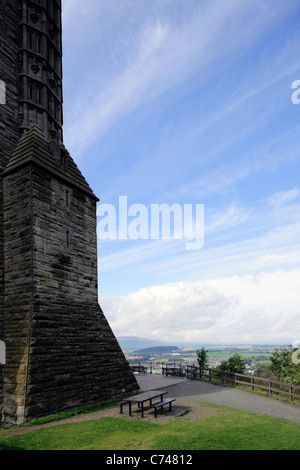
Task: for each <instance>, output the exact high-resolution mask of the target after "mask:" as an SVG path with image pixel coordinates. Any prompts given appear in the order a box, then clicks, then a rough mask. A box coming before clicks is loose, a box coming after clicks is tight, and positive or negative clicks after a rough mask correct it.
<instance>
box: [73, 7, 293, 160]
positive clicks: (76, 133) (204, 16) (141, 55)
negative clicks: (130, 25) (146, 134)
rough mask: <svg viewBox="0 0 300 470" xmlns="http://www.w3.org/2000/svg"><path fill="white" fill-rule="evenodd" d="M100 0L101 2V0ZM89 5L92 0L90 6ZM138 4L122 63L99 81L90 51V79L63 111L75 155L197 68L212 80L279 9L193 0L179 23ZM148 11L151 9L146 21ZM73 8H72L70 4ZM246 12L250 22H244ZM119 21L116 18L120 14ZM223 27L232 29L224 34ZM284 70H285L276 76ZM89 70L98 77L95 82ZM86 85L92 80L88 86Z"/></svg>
mask: <svg viewBox="0 0 300 470" xmlns="http://www.w3.org/2000/svg"><path fill="white" fill-rule="evenodd" d="M65 2H66V0H65ZM102 3H103V4H104V5H105V2H102ZM93 5H94V2H92V3H91V6H90V11H92V10H93ZM142 5H143V7H144V9H142V11H141V9H138V14H139V15H140V16H139V19H140V27H139V28H138V29H137V30H136V32H135V36H134V37H132V38H131V41H130V43H131V46H130V48H128V50H127V53H129V55H128V57H127V60H126V61H125V62H124V61H120V62H121V63H122V64H123V66H122V67H121V68H117V69H116V72H117V73H116V74H112V75H111V76H109V77H107V80H108V81H107V83H103V81H102V78H101V77H102V75H105V74H106V72H105V69H103V70H102V68H101V67H103V65H104V64H102V63H101V61H100V62H99V60H98V58H97V56H95V55H93V53H92V57H93V61H94V65H93V67H91V72H92V73H93V77H92V79H90V77H89V73H90V72H89V71H87V76H86V85H87V87H85V88H83V89H81V90H80V95H79V96H78V98H77V100H76V101H75V103H74V104H73V106H71V107H70V108H69V112H68V113H67V114H66V121H67V122H66V132H65V134H66V140H67V141H68V142H70V145H71V146H72V147H74V149H76V151H77V153H79V154H80V153H81V152H82V151H83V150H84V149H86V148H87V146H88V145H90V144H91V143H92V142H93V141H94V140H95V139H96V138H99V136H100V135H101V134H103V133H104V132H105V131H107V130H108V129H109V128H110V127H111V126H112V125H113V124H114V123H115V122H116V121H118V120H119V119H120V118H121V117H124V116H126V115H128V114H130V113H131V112H132V111H133V110H134V109H137V108H138V107H140V106H141V105H143V104H145V103H146V102H149V101H150V100H152V99H154V98H155V97H157V96H159V95H162V94H163V93H164V92H165V91H166V90H170V89H172V87H174V86H176V85H178V84H179V83H182V82H183V80H184V79H186V78H188V77H191V76H192V75H193V74H194V73H195V71H196V70H197V75H198V78H199V80H200V82H203V83H207V86H209V85H208V80H209V79H210V80H212V81H213V80H215V78H214V74H213V73H212V71H213V70H214V73H215V74H216V73H217V72H220V71H221V70H222V68H223V67H226V68H227V67H228V65H229V64H230V63H231V62H234V61H235V60H239V59H240V57H241V56H243V55H244V54H245V53H246V52H247V51H248V49H249V47H250V45H251V44H253V41H254V42H255V41H257V40H258V38H259V36H260V35H261V34H263V33H264V31H265V28H267V27H268V26H269V25H270V24H271V22H272V20H273V21H274V17H275V18H276V15H280V13H281V12H282V8H278V6H276V8H275V7H274V5H273V7H272V9H271V11H269V12H268V15H266V9H265V7H261V6H260V5H258V3H256V4H255V6H254V5H253V2H248V1H247V2H244V3H243V4H241V3H240V2H237V1H235V0H230V1H227V2H220V1H213V2H210V4H209V5H207V4H205V7H203V5H204V4H200V6H199V5H198V7H196V6H195V2H192V6H191V7H192V11H193V13H194V15H193V17H191V15H188V16H187V17H186V18H182V20H181V22H178V21H176V22H175V21H174V20H173V21H172V20H171V19H170V17H169V18H166V17H165V16H164V15H163V14H162V13H161V12H160V15H157V14H156V15H153V12H152V8H149V7H148V8H146V3H145V2H142ZM148 10H150V13H152V14H151V15H149V16H150V19H149V20H147V12H148ZM70 11H71V4H70V2H69V3H68V2H66V13H65V14H66V18H68V16H69V12H70ZM73 11H76V8H75V7H74V8H73ZM104 13H105V10H104ZM98 15H99V12H98ZM248 15H249V17H250V18H251V21H249V22H246V18H247V17H248ZM277 19H278V18H277ZM118 20H119V21H121V18H120V17H119V19H118ZM108 21H111V20H110V19H108ZM102 22H103V19H102ZM114 27H117V24H114ZM123 27H124V26H123V24H122V28H123ZM228 28H230V30H231V31H230V33H231V34H226V32H228ZM254 30H255V34H253V33H254ZM131 34H132V31H131ZM75 39H76V38H75ZM92 40H93V41H94V40H95V38H92ZM88 47H89V44H87V48H88ZM94 48H95V46H94ZM95 50H97V49H95ZM122 50H123V48H122ZM124 52H125V51H123V53H124ZM214 61H215V62H214ZM212 64H214V65H212ZM208 65H210V67H208ZM211 65H212V66H211ZM298 65H299V61H298ZM294 67H295V65H294ZM97 68H98V70H97ZM281 70H282V69H281ZM286 73H287V71H286V69H285V71H284V73H282V72H281V77H282V76H284V74H286ZM94 74H96V75H98V76H99V81H98V83H97V80H95V76H94ZM278 79H279V78H278V76H277V75H275V76H274V75H273V76H272V78H271V79H270V78H269V77H266V80H264V82H263V83H264V84H263V85H258V88H257V89H254V88H253V86H251V88H250V89H246V90H244V91H245V93H243V96H242V97H241V96H239V97H237V99H235V101H234V102H233V103H231V104H228V105H227V106H226V107H224V105H222V106H221V111H219V113H218V115H217V116H214V117H213V118H212V119H213V122H215V120H216V119H220V118H221V117H222V118H224V114H225V113H226V114H227V113H230V112H232V111H233V110H234V109H236V108H237V107H241V106H242V105H243V104H244V103H246V102H247V101H248V100H249V99H250V98H251V97H253V96H254V95H256V94H257V93H261V92H262V91H263V90H265V89H266V88H268V87H269V86H270V85H271V84H272V83H273V82H275V81H277V80H278ZM89 84H92V85H93V88H92V89H91V88H90V87H88V85H89ZM210 125H212V122H209V121H208V122H206V126H210Z"/></svg>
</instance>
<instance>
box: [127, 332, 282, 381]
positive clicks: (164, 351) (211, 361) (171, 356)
mask: <svg viewBox="0 0 300 470" xmlns="http://www.w3.org/2000/svg"><path fill="white" fill-rule="evenodd" d="M145 341H146V342H144V345H146V346H147V340H145ZM119 342H120V345H121V347H122V349H123V351H124V354H125V356H126V359H127V360H128V361H129V362H130V363H131V364H134V363H139V362H140V363H144V362H152V363H154V364H155V363H166V362H168V363H174V362H178V363H180V364H189V365H190V364H196V363H197V356H196V352H197V350H199V349H201V348H202V347H203V346H202V345H199V347H194V346H186V347H184V346H182V347H179V346H175V345H174V346H172V345H170V346H169V345H168V346H165V345H162V346H159V345H158V346H157V345H156V346H149V347H145V348H143V347H140V348H137V349H135V345H137V344H138V345H139V346H141V345H142V344H143V340H142V339H140V338H136V339H131V340H128V341H126V340H125V339H119ZM204 347H205V349H206V350H207V352H208V366H209V367H211V368H215V367H217V366H219V365H220V364H221V362H222V361H224V360H227V359H228V358H229V357H231V356H233V355H234V354H239V355H240V356H241V357H242V359H243V361H244V362H245V364H246V370H247V372H248V373H250V374H253V373H255V370H256V368H257V367H258V366H259V365H261V364H262V363H266V362H269V358H270V356H271V355H272V352H273V351H274V349H275V348H276V347H280V346H278V345H245V346H236V345H232V346H230V345H226V346H204Z"/></svg>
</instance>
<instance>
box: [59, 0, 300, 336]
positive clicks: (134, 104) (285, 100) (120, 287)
mask: <svg viewBox="0 0 300 470" xmlns="http://www.w3.org/2000/svg"><path fill="white" fill-rule="evenodd" d="M299 15H300V2H299V1H298V0H297V1H296V0H289V2H282V1H278V0H277V1H275V2H274V1H270V0H260V1H256V0H211V1H209V2H208V1H205V0H185V1H184V0H151V1H149V0H87V1H86V2H85V3H84V7H83V6H82V2H79V1H78V0H63V20H64V37H63V47H64V141H65V145H66V147H67V148H68V150H69V151H70V153H71V155H72V156H73V158H74V160H75V161H76V163H77V164H78V166H79V168H80V169H81V171H82V172H83V174H84V175H85V177H86V179H87V181H88V182H89V184H90V185H91V186H92V188H93V189H94V191H95V193H96V194H97V195H98V197H99V198H100V199H101V203H104V204H112V205H114V207H115V208H116V210H117V209H118V201H119V197H120V196H127V198H128V204H129V205H132V204H143V205H144V206H145V207H147V208H149V210H150V206H151V204H163V203H164V204H168V205H170V206H171V205H172V204H180V205H182V206H183V205H184V204H192V205H194V206H195V205H196V204H204V206H205V225H204V227H205V243H204V247H203V248H202V249H201V250H198V251H187V250H186V249H185V242H184V240H150V239H149V240H125V241H124V240H99V243H98V245H99V246H98V248H99V249H98V251H99V299H100V303H101V305H102V307H103V310H104V312H105V314H106V317H107V318H108V320H109V322H110V324H111V326H112V328H113V330H114V332H115V333H116V335H117V336H124V335H131V336H133V335H136V336H143V337H145V336H146V337H148V338H152V339H158V340H164V341H171V342H173V343H174V342H175V343H176V341H187V342H194V343H197V344H200V345H201V344H202V343H208V342H213V343H219V344H220V343H235V344H237V343H286V342H293V341H295V340H298V339H299V338H300V295H299V285H300V267H299V261H300V250H299V248H300V246H299V245H300V243H299V240H300V222H299V215H300V183H299V174H300V149H299V137H300V105H295V104H293V102H292V94H293V92H294V91H295V90H293V89H292V84H293V82H294V81H295V80H300V56H299V44H300V30H299Z"/></svg>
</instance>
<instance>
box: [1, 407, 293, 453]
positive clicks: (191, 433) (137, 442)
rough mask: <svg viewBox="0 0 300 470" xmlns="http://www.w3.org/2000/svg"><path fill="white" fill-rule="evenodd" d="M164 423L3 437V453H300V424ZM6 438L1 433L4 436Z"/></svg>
mask: <svg viewBox="0 0 300 470" xmlns="http://www.w3.org/2000/svg"><path fill="white" fill-rule="evenodd" d="M218 410H219V412H218V413H217V414H215V415H213V416H210V417H205V418H201V419H199V420H195V421H192V420H189V419H188V416H186V417H185V416H183V417H179V418H173V419H171V420H169V421H167V422H165V423H155V422H147V421H142V420H134V419H128V418H111V417H109V418H102V419H99V420H95V421H85V422H81V423H75V424H65V425H58V426H54V427H50V428H43V429H39V430H37V431H33V432H28V433H25V434H22V435H18V436H14V437H9V438H1V439H0V450H300V425H299V424H297V423H293V422H290V421H286V420H282V419H278V418H272V417H269V416H263V415H257V414H254V413H249V412H243V411H238V410H234V409H231V408H225V407H218ZM0 436H1V434H0Z"/></svg>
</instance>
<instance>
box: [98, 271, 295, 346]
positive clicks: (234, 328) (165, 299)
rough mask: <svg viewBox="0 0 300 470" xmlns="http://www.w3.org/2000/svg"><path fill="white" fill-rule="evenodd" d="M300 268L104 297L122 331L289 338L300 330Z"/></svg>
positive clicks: (167, 336)
mask: <svg viewBox="0 0 300 470" xmlns="http://www.w3.org/2000/svg"><path fill="white" fill-rule="evenodd" d="M299 283H300V271H299V270H295V271H290V272H284V271H278V272H274V273H260V274H259V275H257V276H232V277H224V278H217V279H208V280H205V281H199V282H177V283H168V284H165V285H158V286H153V287H150V288H147V289H146V288H143V289H141V290H140V291H138V292H135V293H132V294H130V295H127V296H121V297H103V298H101V299H100V302H101V305H102V308H103V309H104V311H105V314H106V316H107V318H108V320H109V322H110V324H111V326H112V328H113V330H114V332H115V334H116V335H120V336H122V335H136V336H142V337H145V335H146V336H147V337H148V338H152V339H159V340H162V341H170V342H176V341H177V342H179V341H181V342H196V343H198V344H199V345H201V343H222V342H226V343H235V344H237V343H249V342H250V343H277V342H280V343H282V342H283V343H288V342H291V341H293V340H295V339H296V338H297V337H299V335H300V299H299Z"/></svg>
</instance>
